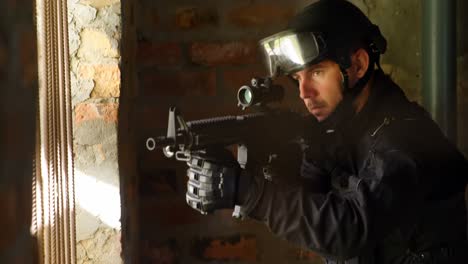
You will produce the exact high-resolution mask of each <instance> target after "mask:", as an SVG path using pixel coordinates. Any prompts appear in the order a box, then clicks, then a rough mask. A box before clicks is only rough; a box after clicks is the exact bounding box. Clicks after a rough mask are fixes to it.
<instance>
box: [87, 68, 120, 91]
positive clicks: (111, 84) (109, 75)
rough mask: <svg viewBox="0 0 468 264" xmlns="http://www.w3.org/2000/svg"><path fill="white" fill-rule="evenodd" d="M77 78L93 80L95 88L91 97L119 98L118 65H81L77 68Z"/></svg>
mask: <svg viewBox="0 0 468 264" xmlns="http://www.w3.org/2000/svg"><path fill="white" fill-rule="evenodd" d="M79 76H80V77H82V78H85V79H93V81H94V83H95V86H94V90H93V91H92V93H91V97H94V98H96V97H100V98H102V97H104V98H107V97H119V96H120V69H119V66H118V64H116V63H115V64H114V63H113V64H83V65H81V66H80V67H79Z"/></svg>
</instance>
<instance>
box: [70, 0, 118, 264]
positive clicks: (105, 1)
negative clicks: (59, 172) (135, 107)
mask: <svg viewBox="0 0 468 264" xmlns="http://www.w3.org/2000/svg"><path fill="white" fill-rule="evenodd" d="M68 4H69V5H68V8H69V10H68V11H69V38H70V39H69V40H70V55H71V82H72V85H71V87H72V104H73V110H74V120H73V128H74V130H73V137H74V152H75V153H74V154H75V182H76V197H75V201H76V205H77V210H76V212H77V214H76V225H77V227H76V231H77V261H78V263H112V264H114V263H121V262H122V260H121V257H120V253H121V244H120V229H121V224H120V195H119V173H118V163H117V113H118V107H119V96H120V66H119V63H120V51H119V42H120V39H121V32H120V31H121V18H120V17H121V15H120V14H121V10H120V1H119V0H69V1H68Z"/></svg>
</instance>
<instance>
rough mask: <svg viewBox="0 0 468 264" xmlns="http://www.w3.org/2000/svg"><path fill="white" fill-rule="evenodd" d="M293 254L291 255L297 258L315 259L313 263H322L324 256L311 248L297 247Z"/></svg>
mask: <svg viewBox="0 0 468 264" xmlns="http://www.w3.org/2000/svg"><path fill="white" fill-rule="evenodd" d="M291 255H292V256H291V257H292V258H294V259H296V260H307V261H313V263H322V257H320V256H319V255H318V254H317V253H315V252H313V251H310V250H305V249H300V248H297V249H294V250H293V251H292V254H291Z"/></svg>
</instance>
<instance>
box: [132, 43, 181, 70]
mask: <svg viewBox="0 0 468 264" xmlns="http://www.w3.org/2000/svg"><path fill="white" fill-rule="evenodd" d="M182 63H183V58H182V49H181V47H180V45H179V44H178V43H175V42H167V43H156V42H149V41H140V42H139V43H138V50H137V65H138V66H175V65H181V64H182Z"/></svg>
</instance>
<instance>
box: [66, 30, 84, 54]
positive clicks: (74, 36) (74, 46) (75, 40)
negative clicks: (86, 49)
mask: <svg viewBox="0 0 468 264" xmlns="http://www.w3.org/2000/svg"><path fill="white" fill-rule="evenodd" d="M80 43H81V42H80V36H79V35H78V30H77V29H76V26H74V24H71V25H70V24H69V27H68V44H69V45H68V49H69V52H70V55H71V56H74V54H75V52H76V51H77V50H78V48H79V47H80Z"/></svg>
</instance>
